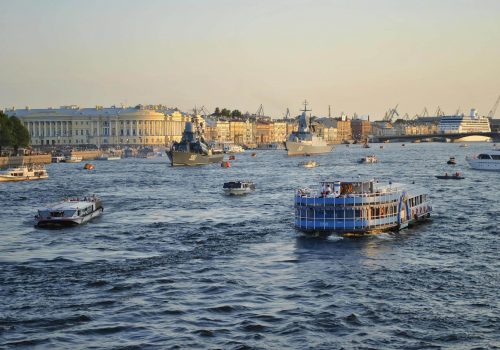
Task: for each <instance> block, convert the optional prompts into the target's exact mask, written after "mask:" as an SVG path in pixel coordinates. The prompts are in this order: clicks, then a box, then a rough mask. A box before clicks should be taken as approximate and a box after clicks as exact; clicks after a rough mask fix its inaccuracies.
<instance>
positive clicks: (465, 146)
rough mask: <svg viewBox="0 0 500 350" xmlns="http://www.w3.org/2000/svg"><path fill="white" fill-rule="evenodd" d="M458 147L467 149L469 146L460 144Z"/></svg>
mask: <svg viewBox="0 0 500 350" xmlns="http://www.w3.org/2000/svg"><path fill="white" fill-rule="evenodd" d="M459 147H463V148H467V147H469V145H468V144H466V143H462V144H461V145H460V146H459Z"/></svg>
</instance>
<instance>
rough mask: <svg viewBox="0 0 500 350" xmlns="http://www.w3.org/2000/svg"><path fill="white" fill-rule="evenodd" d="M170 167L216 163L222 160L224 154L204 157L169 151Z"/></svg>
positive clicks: (196, 154)
mask: <svg viewBox="0 0 500 350" xmlns="http://www.w3.org/2000/svg"><path fill="white" fill-rule="evenodd" d="M168 157H169V158H170V164H171V165H172V166H194V165H206V164H211V163H218V162H221V161H222V160H223V159H224V154H212V155H204V154H199V153H191V152H179V151H170V152H169V153H168Z"/></svg>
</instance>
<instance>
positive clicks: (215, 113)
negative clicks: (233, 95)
mask: <svg viewBox="0 0 500 350" xmlns="http://www.w3.org/2000/svg"><path fill="white" fill-rule="evenodd" d="M214 115H215V116H217V117H220V109H219V107H215V111H214Z"/></svg>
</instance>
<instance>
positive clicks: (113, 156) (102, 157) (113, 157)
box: [95, 153, 122, 160]
mask: <svg viewBox="0 0 500 350" xmlns="http://www.w3.org/2000/svg"><path fill="white" fill-rule="evenodd" d="M120 159H122V158H121V157H120V156H118V155H116V154H113V153H103V154H101V155H100V156H99V157H97V158H96V159H95V160H120Z"/></svg>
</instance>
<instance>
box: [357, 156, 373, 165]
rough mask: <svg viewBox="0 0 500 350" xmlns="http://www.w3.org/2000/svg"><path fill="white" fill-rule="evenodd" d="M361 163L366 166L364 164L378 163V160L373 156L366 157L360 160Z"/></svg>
mask: <svg viewBox="0 0 500 350" xmlns="http://www.w3.org/2000/svg"><path fill="white" fill-rule="evenodd" d="M359 162H360V163H362V164H364V163H377V162H378V158H377V157H375V156H374V155H371V156H366V157H363V158H361V159H360V160H359Z"/></svg>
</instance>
